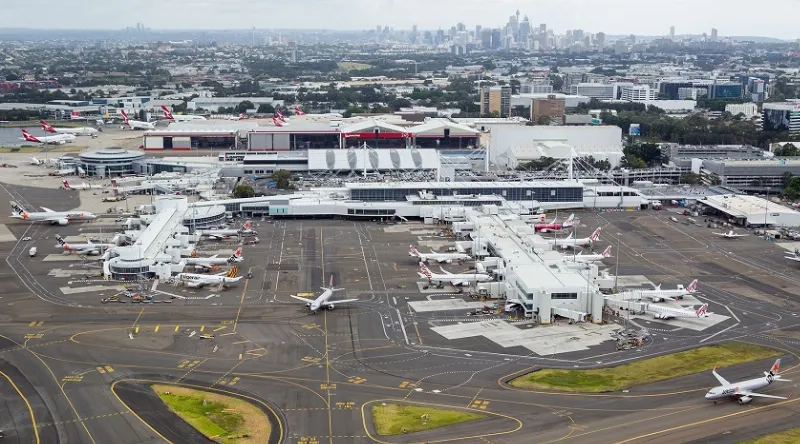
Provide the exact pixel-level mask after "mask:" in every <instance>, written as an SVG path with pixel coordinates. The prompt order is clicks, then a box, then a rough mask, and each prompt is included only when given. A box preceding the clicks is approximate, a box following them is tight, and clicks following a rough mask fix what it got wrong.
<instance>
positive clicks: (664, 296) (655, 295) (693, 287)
mask: <svg viewBox="0 0 800 444" xmlns="http://www.w3.org/2000/svg"><path fill="white" fill-rule="evenodd" d="M695 291H697V279H695V280H693V281H692V282H691V283H690V284H689V285H688V286H687V287H686V288H684V287H683V285H681V284H678V288H676V289H675V290H662V289H661V284H658V285H656V288H654V289H653V290H634V291H631V292H623V293H638V294H639V296H644V297H646V298H648V299H650V300H652V301H653V302H664V301H667V300H670V301H674V300H675V299H677V298H681V297H683V296H686V295H689V294H692V293H694V292H695Z"/></svg>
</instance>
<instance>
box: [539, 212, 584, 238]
mask: <svg viewBox="0 0 800 444" xmlns="http://www.w3.org/2000/svg"><path fill="white" fill-rule="evenodd" d="M573 225H575V215H574V214H570V215H569V217H568V218H567V219H566V220H565V221H564V222H561V223H557V222H556V220H555V219H553V221H552V222H550V223H543V224H533V229H534V230H536V231H541V232H543V233H547V232H548V231H558V230H561V229H563V228H569V227H571V226H573Z"/></svg>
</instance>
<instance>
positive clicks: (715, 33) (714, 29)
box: [711, 28, 717, 40]
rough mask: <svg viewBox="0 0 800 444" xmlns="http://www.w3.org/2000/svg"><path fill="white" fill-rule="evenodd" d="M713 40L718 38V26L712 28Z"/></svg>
mask: <svg viewBox="0 0 800 444" xmlns="http://www.w3.org/2000/svg"><path fill="white" fill-rule="evenodd" d="M711 40H717V28H711Z"/></svg>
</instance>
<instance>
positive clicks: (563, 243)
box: [547, 227, 600, 248]
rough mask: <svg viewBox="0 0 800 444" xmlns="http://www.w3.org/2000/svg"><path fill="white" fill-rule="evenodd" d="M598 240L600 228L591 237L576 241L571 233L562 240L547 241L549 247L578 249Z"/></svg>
mask: <svg viewBox="0 0 800 444" xmlns="http://www.w3.org/2000/svg"><path fill="white" fill-rule="evenodd" d="M598 240H600V228H599V227H598V228H597V229H596V230H594V232H593V233H592V235H591V236H589V237H583V238H580V239H576V238H574V237H572V233H570V234H569V236H568V237H565V238H563V239H548V240H547V241H548V242H550V244H551V245H554V246H556V247H559V248H578V247H588V246H590V245H592V244H593V243H595V242H597V241H598Z"/></svg>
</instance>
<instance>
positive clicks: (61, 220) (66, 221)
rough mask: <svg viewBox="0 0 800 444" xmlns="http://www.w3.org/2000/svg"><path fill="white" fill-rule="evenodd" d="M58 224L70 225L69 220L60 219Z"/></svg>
mask: <svg viewBox="0 0 800 444" xmlns="http://www.w3.org/2000/svg"><path fill="white" fill-rule="evenodd" d="M56 223H57V224H59V225H67V224H69V220H67V219H59V220H57V221H56Z"/></svg>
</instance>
